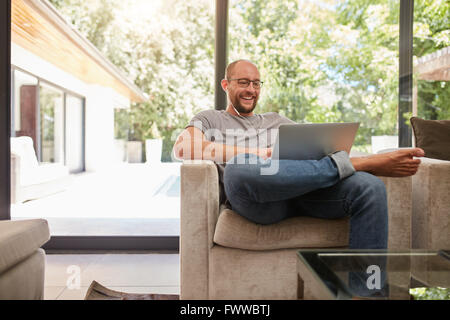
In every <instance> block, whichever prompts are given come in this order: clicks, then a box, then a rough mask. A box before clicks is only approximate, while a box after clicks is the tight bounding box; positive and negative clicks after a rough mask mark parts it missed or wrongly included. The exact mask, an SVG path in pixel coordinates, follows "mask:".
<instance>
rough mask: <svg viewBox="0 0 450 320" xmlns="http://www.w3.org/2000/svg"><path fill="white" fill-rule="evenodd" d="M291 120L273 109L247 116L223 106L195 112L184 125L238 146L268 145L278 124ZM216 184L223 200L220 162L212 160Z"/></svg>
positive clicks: (224, 142)
mask: <svg viewBox="0 0 450 320" xmlns="http://www.w3.org/2000/svg"><path fill="white" fill-rule="evenodd" d="M284 123H295V122H294V121H292V120H290V119H288V118H286V117H284V116H282V115H279V114H278V113H276V112H268V113H263V114H255V115H253V116H250V117H244V116H234V115H231V114H230V113H228V112H227V111H225V110H206V111H202V112H199V113H198V114H196V115H195V116H194V117H193V118H192V119H191V121H190V122H189V124H188V125H187V126H186V128H188V127H195V128H197V129H199V130H201V131H202V132H203V134H204V135H205V138H206V139H207V140H209V141H213V142H216V143H221V144H227V145H233V146H235V145H237V146H242V147H258V148H271V147H273V144H274V143H275V138H276V134H277V130H278V128H279V126H280V125H281V124H284ZM216 165H217V169H218V173H219V180H220V187H221V203H223V202H224V200H225V194H224V192H223V172H224V169H225V164H224V163H216Z"/></svg>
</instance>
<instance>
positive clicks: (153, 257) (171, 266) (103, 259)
mask: <svg viewBox="0 0 450 320" xmlns="http://www.w3.org/2000/svg"><path fill="white" fill-rule="evenodd" d="M46 257H47V258H46V259H47V260H46V262H47V263H46V270H45V292H44V299H46V300H55V299H57V300H82V299H84V297H85V295H86V291H87V289H88V288H89V285H90V284H91V283H92V281H93V280H95V281H97V282H98V283H100V284H101V285H103V286H105V287H108V288H110V289H112V290H118V291H124V292H129V293H167V294H179V292H180V285H179V282H180V273H179V255H178V254H158V253H145V254H135V253H132V254H111V253H108V254H47V256H46ZM77 275H79V277H78V276H77Z"/></svg>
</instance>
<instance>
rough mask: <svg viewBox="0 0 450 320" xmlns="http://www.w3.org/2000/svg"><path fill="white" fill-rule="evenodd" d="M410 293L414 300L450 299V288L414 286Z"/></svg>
mask: <svg viewBox="0 0 450 320" xmlns="http://www.w3.org/2000/svg"><path fill="white" fill-rule="evenodd" d="M409 293H410V294H411V295H412V296H413V297H414V300H450V289H449V288H439V287H436V288H414V289H410V290H409Z"/></svg>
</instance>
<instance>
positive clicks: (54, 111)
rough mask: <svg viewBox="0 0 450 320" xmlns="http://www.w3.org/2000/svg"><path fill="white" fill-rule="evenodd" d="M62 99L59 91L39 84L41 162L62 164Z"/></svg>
mask: <svg viewBox="0 0 450 320" xmlns="http://www.w3.org/2000/svg"><path fill="white" fill-rule="evenodd" d="M63 99H64V95H63V92H62V91H61V90H58V89H56V88H53V87H51V86H49V85H46V84H40V86H39V107H40V125H41V162H64V100H63Z"/></svg>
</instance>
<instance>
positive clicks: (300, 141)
mask: <svg viewBox="0 0 450 320" xmlns="http://www.w3.org/2000/svg"><path fill="white" fill-rule="evenodd" d="M358 128H359V122H346V123H301V124H282V125H280V127H279V129H278V135H277V139H276V140H275V144H274V146H273V149H272V159H290V160H319V159H322V158H323V157H325V156H326V155H329V154H330V153H333V152H336V151H341V150H344V151H347V153H348V154H350V150H351V148H352V145H353V141H354V140H355V136H356V132H357V131H358Z"/></svg>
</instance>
